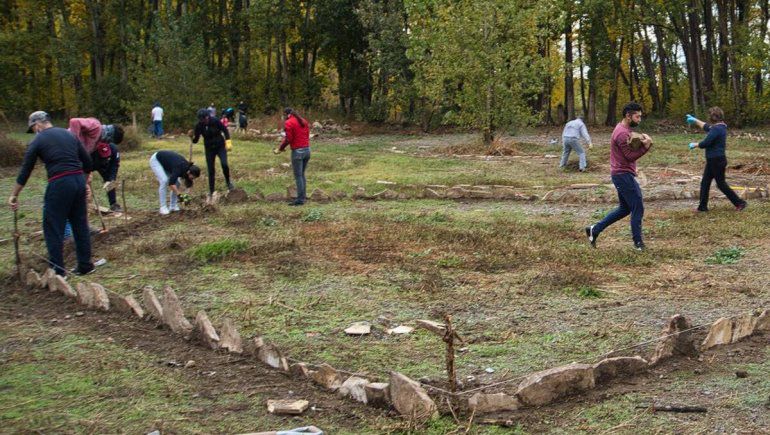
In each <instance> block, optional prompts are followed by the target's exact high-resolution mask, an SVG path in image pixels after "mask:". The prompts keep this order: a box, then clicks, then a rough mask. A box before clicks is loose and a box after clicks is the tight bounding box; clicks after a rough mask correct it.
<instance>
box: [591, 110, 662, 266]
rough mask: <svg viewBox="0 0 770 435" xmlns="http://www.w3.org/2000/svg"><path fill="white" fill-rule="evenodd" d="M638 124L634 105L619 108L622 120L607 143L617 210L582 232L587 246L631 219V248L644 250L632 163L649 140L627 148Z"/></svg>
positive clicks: (639, 197)
mask: <svg viewBox="0 0 770 435" xmlns="http://www.w3.org/2000/svg"><path fill="white" fill-rule="evenodd" d="M641 121H642V106H641V105H639V104H638V103H628V104H626V105H625V106H624V107H623V120H622V121H620V122H619V123H618V125H616V126H615V130H614V131H613V132H612V138H611V139H610V174H611V175H612V184H614V185H615V189H616V190H617V191H618V201H619V203H620V204H619V205H618V208H616V209H615V210H613V211H611V212H610V213H609V214H608V215H607V216H605V217H604V219H602V220H601V221H599V222H598V223H596V224H594V225H591V226H588V227H586V228H585V231H586V236H588V241H589V242H590V243H591V246H593V247H594V248H595V247H596V239H597V238H598V237H599V234H601V232H602V231H604V229H605V228H607V227H608V226H610V225H612V224H613V223H615V222H617V221H619V220H620V219H623V218H624V217H626V216H628V215H629V214H630V215H631V235H632V236H633V239H634V248H635V249H636V250H638V251H643V250H644V241H642V217H643V216H644V202H643V200H642V189H640V188H639V183H637V182H636V161H637V160H638V159H639V158H640V157H642V156H643V155H645V154H647V151H649V150H650V147H651V146H652V139H650V137H649V136H647V135H646V134H645V135H643V139H642V146H641V147H639V148H638V149H633V148H632V147H631V141H630V138H631V133H632V130H631V129H632V128H634V127H636V126H638V125H639V123H640V122H641Z"/></svg>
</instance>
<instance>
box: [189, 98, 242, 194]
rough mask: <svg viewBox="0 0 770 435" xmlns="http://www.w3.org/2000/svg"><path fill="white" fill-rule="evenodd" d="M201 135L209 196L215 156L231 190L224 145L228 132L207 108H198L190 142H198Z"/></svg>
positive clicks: (212, 192)
mask: <svg viewBox="0 0 770 435" xmlns="http://www.w3.org/2000/svg"><path fill="white" fill-rule="evenodd" d="M201 136H203V148H204V149H205V151H206V172H207V173H208V177H209V197H211V195H213V194H214V173H215V170H214V168H215V166H214V165H215V163H216V160H215V159H216V158H217V157H219V163H220V164H221V165H222V174H223V175H224V176H225V183H227V189H228V190H233V189H234V188H235V186H233V183H231V182H230V166H229V165H228V164H227V148H228V147H227V146H226V143H228V142H230V132H229V131H228V130H227V127H225V126H224V125H222V122H221V121H220V120H219V119H217V118H216V117H215V116H212V115H211V112H209V110H208V109H200V110H198V124H196V125H195V133H194V135H193V139H192V142H193V143H198V139H200V137H201Z"/></svg>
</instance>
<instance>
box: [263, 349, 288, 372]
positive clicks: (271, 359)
mask: <svg viewBox="0 0 770 435" xmlns="http://www.w3.org/2000/svg"><path fill="white" fill-rule="evenodd" d="M257 359H259V360H260V361H262V362H263V363H265V364H267V365H269V366H270V367H272V368H275V369H278V370H282V371H284V372H288V371H289V361H288V360H287V359H286V358H285V357H284V356H283V355H282V354H281V352H280V351H279V350H278V349H276V348H275V347H274V346H272V345H270V344H264V345H263V346H261V347H260V348H259V350H258V351H257Z"/></svg>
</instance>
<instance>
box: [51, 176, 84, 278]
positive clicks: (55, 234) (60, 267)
mask: <svg viewBox="0 0 770 435" xmlns="http://www.w3.org/2000/svg"><path fill="white" fill-rule="evenodd" d="M67 220H69V221H70V222H71V223H72V233H73V236H74V239H75V254H76V255H77V259H78V268H80V269H81V270H88V269H91V268H92V267H93V264H92V263H91V235H90V234H89V228H88V218H87V214H86V180H85V177H84V176H83V175H80V174H77V175H67V176H65V177H61V178H58V179H56V180H53V181H51V182H50V183H48V187H47V188H46V190H45V204H44V205H43V235H44V236H45V244H46V246H47V247H48V262H49V264H50V266H51V268H52V269H53V270H54V271H55V272H56V273H57V274H59V275H66V274H67V272H66V270H65V269H64V255H63V252H62V250H63V246H64V226H65V223H66V222H67Z"/></svg>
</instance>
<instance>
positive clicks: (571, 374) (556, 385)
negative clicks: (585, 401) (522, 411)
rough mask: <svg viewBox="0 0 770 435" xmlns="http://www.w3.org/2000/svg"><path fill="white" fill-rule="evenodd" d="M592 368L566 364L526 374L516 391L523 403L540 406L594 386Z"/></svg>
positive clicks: (585, 365) (586, 365) (587, 365)
mask: <svg viewBox="0 0 770 435" xmlns="http://www.w3.org/2000/svg"><path fill="white" fill-rule="evenodd" d="M594 385H595V383H594V369H593V366H591V365H589V364H568V365H566V366H561V367H555V368H552V369H548V370H543V371H540V372H537V373H533V374H531V375H529V376H527V377H526V378H525V379H524V380H523V381H522V382H521V383H520V384H519V388H518V390H517V391H516V397H517V398H518V399H519V400H520V401H521V402H522V403H524V404H526V405H530V406H540V405H545V404H548V403H551V402H553V401H554V400H557V399H559V398H562V397H564V396H568V395H570V394H574V393H579V392H582V391H586V390H590V389H592V388H593V387H594Z"/></svg>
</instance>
